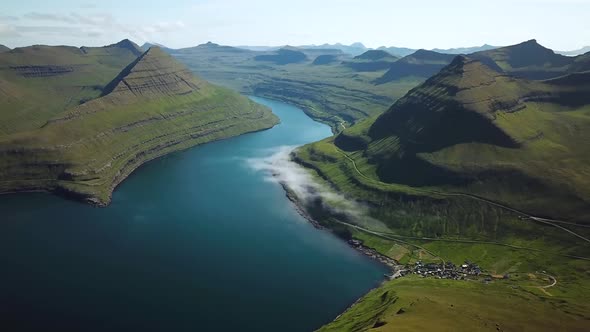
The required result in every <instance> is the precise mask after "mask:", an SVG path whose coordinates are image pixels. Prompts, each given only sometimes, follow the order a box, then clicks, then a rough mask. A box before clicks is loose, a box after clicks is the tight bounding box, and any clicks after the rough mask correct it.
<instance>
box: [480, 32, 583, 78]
mask: <svg viewBox="0 0 590 332" xmlns="http://www.w3.org/2000/svg"><path fill="white" fill-rule="evenodd" d="M471 57H472V58H474V59H477V60H480V61H481V62H483V63H485V64H486V65H487V66H489V67H490V68H492V69H494V70H496V71H499V72H504V73H508V74H510V75H512V76H515V77H521V78H527V79H535V80H538V79H549V78H555V77H558V76H562V75H565V74H568V73H573V72H579V71H585V70H590V62H589V58H590V54H586V55H579V56H576V57H568V56H564V55H561V54H557V53H555V52H554V51H552V50H550V49H548V48H545V47H543V46H541V45H539V44H538V43H537V41H536V40H534V39H532V40H529V41H526V42H523V43H520V44H517V45H512V46H507V47H501V48H497V49H492V50H487V51H481V52H477V53H473V54H472V55H471Z"/></svg>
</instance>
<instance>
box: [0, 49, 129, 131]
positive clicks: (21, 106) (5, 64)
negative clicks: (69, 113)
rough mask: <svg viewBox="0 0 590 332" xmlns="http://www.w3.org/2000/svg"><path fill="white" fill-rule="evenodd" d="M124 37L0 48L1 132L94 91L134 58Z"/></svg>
mask: <svg viewBox="0 0 590 332" xmlns="http://www.w3.org/2000/svg"><path fill="white" fill-rule="evenodd" d="M136 46H137V45H135V44H133V43H132V42H129V41H122V42H120V43H117V44H113V45H109V46H105V47H82V48H76V47H69V46H43V45H36V46H29V47H22V48H16V49H13V50H11V51H9V52H4V53H0V87H1V88H0V104H1V105H2V110H1V111H0V114H1V117H2V121H0V137H2V136H3V135H7V134H11V133H15V132H18V131H21V130H29V129H35V128H39V127H40V126H42V125H43V124H44V123H46V122H47V120H49V119H50V118H52V117H54V116H56V115H57V114H59V113H61V112H63V111H64V110H66V109H68V108H72V107H75V106H76V105H79V104H81V103H84V102H86V101H88V100H91V99H94V98H96V97H99V96H100V95H101V94H102V93H103V88H104V86H105V85H107V84H108V83H109V82H110V81H111V80H112V79H113V77H115V76H116V75H117V74H118V73H119V72H121V70H122V69H124V68H125V67H126V66H127V65H129V64H130V63H131V62H133V61H134V60H136V59H137V56H136V54H137V52H138V51H137V48H136Z"/></svg>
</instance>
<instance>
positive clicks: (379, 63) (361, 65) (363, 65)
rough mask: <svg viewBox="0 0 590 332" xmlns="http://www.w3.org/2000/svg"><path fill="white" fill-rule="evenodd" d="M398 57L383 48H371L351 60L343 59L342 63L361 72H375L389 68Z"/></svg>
mask: <svg viewBox="0 0 590 332" xmlns="http://www.w3.org/2000/svg"><path fill="white" fill-rule="evenodd" d="M397 60H398V57H396V56H394V55H391V54H389V53H387V52H385V51H381V50H370V51H366V52H365V53H363V54H361V55H359V56H356V57H354V58H353V59H352V60H350V61H343V62H342V64H343V65H344V66H346V67H349V68H351V69H353V70H355V71H359V72H374V71H382V70H387V69H388V68H389V67H390V66H391V64H392V63H394V62H395V61H397Z"/></svg>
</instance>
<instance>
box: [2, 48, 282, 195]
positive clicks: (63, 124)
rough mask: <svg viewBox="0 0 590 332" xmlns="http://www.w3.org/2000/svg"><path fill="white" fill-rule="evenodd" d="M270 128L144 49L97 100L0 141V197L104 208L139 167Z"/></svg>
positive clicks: (248, 107)
mask: <svg viewBox="0 0 590 332" xmlns="http://www.w3.org/2000/svg"><path fill="white" fill-rule="evenodd" d="M277 122H278V119H277V118H276V117H275V116H274V115H273V114H272V113H271V112H270V111H269V110H268V109H266V108H264V107H262V106H260V105H258V104H255V103H253V102H252V101H250V100H249V99H247V98H246V97H243V96H240V95H238V94H237V93H234V92H231V91H229V90H226V89H223V88H219V87H216V86H213V85H211V84H209V83H207V82H206V81H203V80H201V79H199V78H197V77H195V76H193V75H192V74H191V73H190V72H189V71H188V70H187V69H186V68H185V67H184V66H183V65H181V64H179V63H177V62H176V61H175V60H174V59H172V58H171V57H170V56H169V55H167V54H165V53H164V52H163V51H161V50H159V49H158V48H151V49H150V50H148V51H146V52H145V53H143V54H142V55H140V56H139V57H138V58H137V59H136V60H135V61H133V62H132V63H131V64H130V65H128V66H127V67H126V68H124V69H123V70H122V71H121V72H120V73H119V74H118V75H117V76H116V77H115V78H114V79H112V81H111V83H109V84H107V86H106V88H105V89H104V91H103V95H102V96H101V97H99V98H96V99H92V100H90V101H88V102H85V103H83V104H81V105H78V106H76V107H73V108H70V109H67V110H66V111H65V112H62V113H60V114H58V115H57V116H55V117H54V118H52V119H50V120H49V121H47V122H46V123H45V125H43V126H42V127H41V128H38V129H36V130H33V131H29V132H19V133H17V134H14V135H9V136H7V137H4V139H2V140H0V156H2V160H1V162H0V192H9V191H24V190H48V191H53V192H58V193H66V194H68V195H71V196H74V197H78V198H82V199H85V200H87V201H90V202H92V203H94V204H98V205H105V204H108V202H109V201H110V194H111V192H112V190H113V189H114V187H115V186H116V185H117V184H118V183H120V182H121V181H122V180H123V179H124V178H125V177H126V176H127V175H128V174H130V173H131V172H132V171H133V170H134V169H135V168H137V167H138V166H140V165H141V164H142V163H144V162H145V161H148V160H151V159H153V158H157V157H159V156H161V155H164V154H166V153H169V152H172V151H175V150H179V149H184V148H188V147H190V146H193V145H196V144H201V143H205V142H208V141H212V140H217V139H222V138H226V137H230V136H234V135H239V134H242V133H246V132H250V131H255V130H261V129H265V128H269V127H271V126H273V125H274V124H276V123H277Z"/></svg>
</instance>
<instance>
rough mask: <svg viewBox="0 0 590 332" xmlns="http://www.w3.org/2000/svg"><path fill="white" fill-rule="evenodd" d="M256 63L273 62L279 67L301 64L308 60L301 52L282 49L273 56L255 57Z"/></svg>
mask: <svg viewBox="0 0 590 332" xmlns="http://www.w3.org/2000/svg"><path fill="white" fill-rule="evenodd" d="M254 60H255V61H265V62H272V63H274V64H277V65H286V64H290V63H300V62H303V61H306V60H307V56H306V55H305V53H303V52H301V51H299V50H293V49H288V48H281V49H280V50H278V51H276V52H274V53H273V54H262V55H257V56H255V57H254Z"/></svg>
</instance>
